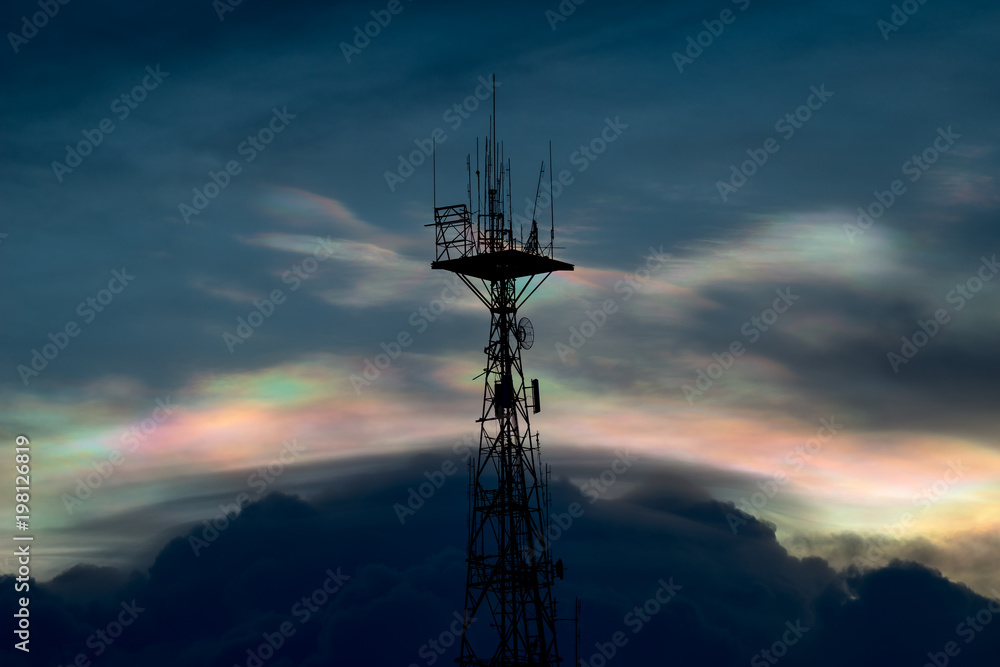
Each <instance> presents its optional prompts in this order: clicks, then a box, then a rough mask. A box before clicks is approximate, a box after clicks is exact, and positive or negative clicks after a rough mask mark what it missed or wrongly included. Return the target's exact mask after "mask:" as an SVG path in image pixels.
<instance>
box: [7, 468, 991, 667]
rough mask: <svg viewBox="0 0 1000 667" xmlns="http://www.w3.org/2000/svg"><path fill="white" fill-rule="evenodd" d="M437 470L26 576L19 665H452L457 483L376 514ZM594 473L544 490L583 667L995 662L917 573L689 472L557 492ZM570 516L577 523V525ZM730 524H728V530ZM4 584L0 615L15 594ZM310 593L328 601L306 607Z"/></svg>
mask: <svg viewBox="0 0 1000 667" xmlns="http://www.w3.org/2000/svg"><path fill="white" fill-rule="evenodd" d="M453 458H455V455H454V453H452V452H442V453H439V454H433V453H432V454H427V455H423V456H422V457H419V458H411V459H382V460H381V463H377V464H375V465H369V466H368V467H367V469H366V470H364V471H363V472H359V473H355V474H348V475H342V476H341V477H340V478H339V479H335V480H333V481H332V483H323V482H320V481H316V482H313V483H312V484H311V485H310V486H309V487H308V488H303V491H304V492H305V493H306V495H307V496H308V497H309V498H310V499H309V500H304V499H300V498H298V497H295V496H290V495H284V494H281V493H275V494H271V495H269V496H267V497H265V498H263V499H262V500H260V501H258V502H255V503H253V504H251V505H249V506H247V507H246V508H245V509H244V510H243V511H242V513H240V514H239V516H229V517H228V518H223V517H221V516H216V517H215V518H214V519H209V518H207V517H206V519H207V521H206V522H199V523H197V524H195V525H193V526H191V527H190V528H182V529H181V530H180V533H179V535H178V536H177V537H175V538H173V539H171V540H170V541H169V542H168V543H167V544H166V545H165V546H163V547H162V549H161V550H160V551H159V553H158V555H156V557H155V560H153V561H152V563H151V564H149V565H148V566H146V565H141V564H139V563H137V564H136V565H137V566H138V567H137V569H136V570H135V571H133V573H132V574H130V575H126V574H124V572H118V571H115V570H111V569H107V568H93V567H90V566H82V565H81V566H78V567H76V568H73V569H71V570H69V571H68V572H66V573H64V574H63V575H61V576H59V577H57V578H55V579H53V580H52V581H50V582H37V581H33V582H32V583H33V585H32V619H33V623H36V624H37V625H34V626H33V627H34V628H36V630H35V632H36V633H37V634H33V639H34V642H35V643H33V644H32V648H33V653H32V656H33V659H40V660H43V661H45V663H46V664H57V663H61V664H66V663H67V662H68V661H71V660H73V659H74V656H76V655H77V654H79V653H84V654H86V655H87V656H88V657H89V658H90V659H93V660H94V662H95V664H98V662H97V658H98V657H99V658H100V663H99V664H104V665H109V666H117V665H131V664H137V663H140V662H141V663H142V664H144V665H150V666H151V667H156V666H158V665H170V664H177V662H178V661H180V662H183V663H184V664H190V665H197V666H201V665H205V666H208V665H227V666H228V665H232V664H247V661H248V660H249V658H250V655H251V654H252V653H254V652H257V653H258V654H261V653H260V651H261V647H262V646H264V647H265V649H264V651H263V654H264V655H266V656H268V659H270V660H272V662H271V664H276V665H318V664H329V661H333V660H337V661H340V662H341V663H343V664H379V665H382V664H385V665H389V664H417V665H430V664H432V657H433V662H437V661H438V660H442V661H445V662H447V661H450V660H452V659H453V658H454V657H455V656H456V655H457V649H456V648H455V647H454V645H453V644H452V642H451V641H450V640H449V639H448V638H446V639H445V640H444V641H441V642H436V643H434V644H432V643H431V641H432V640H436V639H439V638H441V637H442V635H447V634H448V631H449V627H450V626H451V625H452V623H453V621H454V613H455V612H456V611H458V612H460V611H461V607H462V600H463V585H464V580H465V563H464V544H463V542H462V540H463V536H464V531H463V530H462V528H461V527H462V526H463V525H464V523H465V522H464V511H465V506H466V504H465V502H464V498H465V482H464V479H462V480H456V479H452V478H450V477H449V478H447V480H446V481H445V482H443V483H442V484H441V485H440V487H439V488H438V489H437V490H436V491H435V492H434V493H433V494H432V495H430V497H428V498H427V499H425V500H424V504H423V506H420V507H418V509H417V510H416V512H415V513H414V514H413V515H411V516H409V517H407V519H406V521H405V523H404V524H403V525H400V521H399V520H398V518H397V512H396V511H395V509H394V505H396V504H403V503H406V502H407V498H408V490H409V489H412V488H413V487H416V486H419V485H420V484H421V483H423V482H426V481H427V478H426V477H425V475H424V474H423V473H424V472H425V471H427V470H430V469H432V468H439V467H440V464H441V461H442V460H446V459H453ZM372 463H374V461H372ZM607 465H608V460H607V459H604V458H602V456H600V455H592V456H590V457H579V458H577V459H576V462H575V464H570V465H560V471H561V474H563V475H566V477H559V478H556V479H555V480H554V482H553V484H552V490H553V501H552V509H551V511H552V513H553V514H554V515H555V516H556V517H557V518H556V519H555V520H554V521H553V525H559V526H561V529H560V532H559V533H558V534H557V533H555V532H552V533H550V539H551V541H550V544H551V546H552V548H553V551H554V554H555V555H556V557H558V558H562V559H564V562H565V563H566V564H567V576H566V579H565V581H563V582H557V585H556V592H557V595H558V597H559V598H560V599H561V600H562V601H563V602H562V609H563V610H566V609H567V608H568V609H571V608H572V607H571V606H570V601H571V600H572V599H573V597H579V598H580V599H581V600H582V604H583V623H582V626H581V628H582V631H583V642H582V646H581V656H582V657H584V658H587V659H588V660H589V657H590V656H591V654H593V653H596V652H597V651H598V650H599V649H598V648H597V647H595V644H604V643H606V642H608V641H610V640H611V638H612V636H613V635H614V633H615V632H619V631H620V632H622V633H624V636H625V637H626V638H627V643H626V644H625V645H624V646H622V647H620V648H619V649H618V650H619V651H620V653H619V656H618V658H616V659H617V660H620V661H621V662H620V664H645V663H650V662H654V661H656V660H662V658H663V656H664V655H670V656H671V659H673V660H677V661H680V662H685V663H691V662H699V664H708V665H718V666H720V667H721V666H724V665H725V666H728V665H741V664H746V663H747V662H748V661H751V660H754V659H757V660H761V659H763V658H760V657H757V656H760V655H761V651H763V650H769V651H772V655H777V654H778V652H782V655H783V658H782V663H783V664H788V665H835V664H857V665H908V664H922V663H921V661H922V660H926V654H927V652H936V651H943V650H945V647H946V645H947V642H949V641H954V642H956V646H959V647H961V652H962V654H963V664H969V665H987V664H992V663H990V662H989V660H991V659H992V658H993V657H995V655H996V651H997V650H998V648H1000V633H998V631H997V629H998V628H1000V624H997V623H994V624H991V625H986V621H985V620H980V621H979V622H980V623H982V624H983V626H982V628H981V630H979V631H974V632H973V634H972V637H971V638H969V639H968V640H967V638H968V637H969V632H970V629H971V627H972V626H970V625H968V621H966V618H967V617H970V616H971V617H972V618H973V619H975V617H976V615H977V614H980V615H981V616H982V618H983V619H985V618H986V615H987V614H989V615H990V617H992V615H995V614H996V613H1000V605H998V604H997V603H993V607H994V608H995V610H996V611H990V609H991V607H990V604H991V603H990V601H989V600H987V599H986V598H984V597H982V596H980V595H978V594H976V593H973V592H972V591H971V590H969V589H968V588H967V587H965V586H963V585H961V584H955V583H953V582H951V581H949V580H948V579H945V578H944V577H942V576H941V575H940V574H939V573H938V572H937V571H935V570H932V569H929V568H928V567H926V566H924V565H919V564H917V563H914V562H904V561H893V562H890V563H887V564H885V565H884V566H882V567H879V568H877V569H874V570H872V571H869V572H866V573H864V574H862V573H860V572H857V571H853V570H848V571H841V572H838V571H837V570H835V569H834V568H832V567H831V566H830V565H829V564H828V563H827V562H826V561H825V560H823V559H821V558H817V557H807V558H802V559H800V558H795V557H792V556H790V555H789V554H788V553H787V552H786V550H785V549H784V548H782V547H781V545H779V544H778V542H777V540H776V539H775V534H774V530H773V527H772V526H770V525H768V524H765V523H761V522H759V521H757V520H756V519H754V518H753V517H751V516H749V515H745V514H742V513H740V512H739V510H737V509H736V508H734V507H733V506H732V505H731V504H729V503H723V502H719V501H717V500H714V499H712V497H711V495H710V494H709V493H708V492H707V491H706V490H705V489H704V487H703V483H705V482H709V481H710V477H708V476H706V473H701V474H700V475H694V476H692V475H690V474H688V473H687V472H679V471H676V470H674V471H671V470H669V469H665V468H660V469H657V468H646V469H645V470H644V471H638V470H636V471H635V472H636V473H637V474H636V475H635V477H634V478H633V479H629V478H628V477H627V476H628V475H630V474H631V472H624V473H622V474H621V479H620V481H621V482H627V483H628V484H629V487H628V489H627V490H626V491H625V492H623V493H621V492H618V493H615V494H606V493H603V492H602V493H598V494H596V497H595V493H593V492H587V491H585V490H584V491H583V492H581V490H580V488H578V487H577V486H576V485H574V484H570V483H569V482H568V481H567V478H568V477H574V478H578V479H581V480H583V479H588V478H595V479H600V474H601V468H602V467H605V469H607V468H606V466H607ZM688 472H690V471H688ZM458 476H459V477H462V476H463V475H462V473H461V472H460V473H459V475H458ZM616 483H617V482H616ZM612 486H613V485H612ZM592 499H593V502H591V500H592ZM572 503H578V507H579V508H580V509H581V510H582V511H580V510H574V511H573V514H575V515H576V516H575V518H569V517H571V516H572V515H571V514H570V507H571V505H572ZM734 518H736V519H738V520H739V521H740V522H742V523H740V524H739V526H738V528H739V529H738V530H736V531H735V532H734V531H733V530H732V528H731V526H732V525H733V519H734ZM196 551H197V555H196V553H195V552H196ZM664 582H665V583H666V584H667V585H676V586H679V588H677V592H676V596H675V597H673V598H671V599H670V601H669V603H666V604H662V605H661V604H656V605H653V604H651V603H649V600H651V599H655V595H656V593H657V591H658V589H659V588H660V587H661V586H663V585H664ZM7 583H9V582H4V585H3V587H2V589H0V590H2V591H3V592H2V593H0V596H2V599H3V600H4V602H3V605H4V607H5V608H6V607H7V606H8V605H11V604H13V595H14V594H13V588H12V586H9V585H7ZM324 586H325V587H326V590H327V591H332V592H326V593H319V592H318V591H323V590H324ZM303 598H305V601H303ZM661 600H662V593H661ZM123 604H124V605H125V606H126V607H128V606H129V605H133V608H136V607H137V608H141V611H140V612H139V613H138V616H137V617H136V618H135V620H134V623H131V624H130V625H129V626H128V627H125V628H124V630H123V631H122V633H121V635H120V638H117V639H116V641H115V642H114V643H113V644H111V643H105V642H104V640H102V639H100V635H98V634H96V633H97V632H98V631H100V630H105V631H107V629H108V625H109V623H112V622H113V621H114V620H115V618H117V616H118V614H120V613H122V610H123V609H124V608H125V607H123V606H122V605H123ZM644 605H648V606H646V607H645V608H646V609H647V610H653V609H655V610H656V611H655V613H654V612H653V611H649V612H648V615H647V616H646V617H645V618H646V620H645V621H642V622H639V621H638V620H637V619H639V618H641V617H640V616H637V615H636V614H635V608H636V607H639V608H642V607H643V606H644ZM984 609H985V610H987V611H986V612H983V611H982V610H984ZM630 613H631V614H632V616H629V614H630ZM564 615H565V611H564ZM477 622H478V623H486V622H487V621H486V619H481V620H479V621H477ZM962 623H966V625H964V626H961V627H959V626H960V624H962ZM283 624H287V625H283ZM282 627H284V628H285V629H286V630H291V631H292V632H290V633H286V636H285V637H284V639H283V641H282V642H281V646H280V648H277V649H274V650H273V652H269V651H268V650H267V649H266V646H267V642H268V639H267V638H268V637H271V640H272V644H273V643H277V640H276V639H275V636H276V635H275V634H274V633H275V632H281V628H282ZM480 627H481V628H485V627H486V626H485V625H483V626H480ZM790 628H795V629H796V631H797V634H796V633H793V632H792V631H791V630H790ZM112 629H113V630H115V631H116V632H117V628H112ZM387 632H389V633H391V634H392V636H393V641H391V642H390V641H385V636H386V633H387ZM94 637H96V638H94ZM88 638H90V639H89V641H90V643H89V644H88ZM783 638H784V640H783ZM452 639H453V638H452ZM792 639H794V640H795V641H791V642H790V643H787V644H786V645H785V646H783V647H782V646H778V647H777V648H775V646H776V644H780V643H781V642H782V641H789V640H792ZM562 640H563V641H562V643H561V647H562V651H563V654H564V656H565V655H569V654H571V653H572V632H571V629H570V628H568V627H567V632H566V633H565V634H564V635H563V636H562ZM95 647H101V648H102V655H101V656H96V655H95V654H96V652H97V648H95ZM434 647H444V648H434ZM0 650H2V651H4V659H5V661H7V662H5V664H24V663H23V661H21V658H20V657H19V656H17V655H16V654H14V653H13V650H12V648H11V647H10V645H9V644H7V645H5V646H4V647H3V648H2V649H0ZM248 651H250V652H251V653H250V654H248V653H247V652H248ZM784 652H787V656H784ZM272 653H273V658H271V657H270V656H271V654H272ZM442 664H443V663H442ZM761 664H765V663H761Z"/></svg>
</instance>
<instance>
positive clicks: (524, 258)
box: [427, 86, 573, 667]
mask: <svg viewBox="0 0 1000 667" xmlns="http://www.w3.org/2000/svg"><path fill="white" fill-rule="evenodd" d="M495 91H496V88H495V86H494V92H495ZM495 109H496V102H495V97H494V114H493V116H492V117H491V119H490V136H489V137H488V138H487V141H486V156H485V160H484V165H483V167H484V171H485V174H483V176H484V178H483V182H482V185H480V175H481V174H480V170H479V148H478V142H477V148H476V190H477V192H476V197H477V208H476V210H475V211H472V167H471V156H470V157H469V158H468V159H467V163H466V164H467V167H468V174H469V184H468V205H466V204H464V203H463V204H457V205H454V206H441V207H438V206H437V194H436V166H435V197H434V200H435V201H434V222H433V223H432V225H427V226H428V227H430V226H433V227H434V228H435V236H436V247H437V253H436V260H435V261H434V262H432V263H431V268H433V269H443V270H446V271H452V272H453V273H455V274H457V275H458V277H459V278H461V279H462V281H463V282H464V283H465V284H466V285H468V286H469V288H470V289H471V290H472V292H473V293H474V294H475V295H476V296H477V297H478V298H479V299H480V301H482V302H483V304H485V305H486V307H487V308H489V311H490V342H489V345H488V346H487V347H486V348H485V350H484V351H485V352H486V358H487V361H486V368H485V369H484V375H485V387H484V390H483V409H482V416H481V417H480V418H479V419H478V420H477V421H478V422H479V424H480V425H481V431H480V438H479V453H478V456H477V457H474V458H473V459H471V460H470V488H469V520H468V547H467V556H466V562H467V563H468V574H467V577H466V589H465V618H466V619H467V620H466V623H467V624H468V625H467V628H466V629H465V630H464V631H463V633H462V643H461V653H460V656H459V657H458V658H457V659H456V662H458V663H459V664H460V665H463V666H464V665H470V666H471V665H476V666H485V665H489V666H491V667H500V666H501V665H502V666H504V667H506V666H513V665H558V664H560V663H562V658H560V657H559V649H558V643H557V641H556V628H555V624H556V620H557V619H556V600H555V597H554V596H553V593H552V586H553V584H554V581H555V578H556V577H559V578H562V575H563V566H562V561H561V560H560V561H558V562H555V563H553V559H552V552H551V548H550V546H549V544H548V541H547V539H546V536H547V535H548V525H549V524H548V510H549V504H550V501H549V496H548V475H549V471H548V468H547V467H546V468H545V469H542V467H541V461H540V456H539V441H538V434H536V433H533V432H532V430H531V424H530V422H529V416H528V415H529V411H530V412H531V413H537V412H539V410H540V407H541V404H540V400H539V392H538V380H532V381H531V383H530V385H526V384H525V378H524V371H523V368H522V366H521V350H522V349H524V350H526V349H528V348H530V347H531V343H532V341H533V340H534V333H533V330H532V327H531V322H530V321H528V319H527V318H522V319H521V320H518V317H517V312H518V309H519V308H520V307H521V306H523V305H524V303H525V301H527V300H528V298H529V297H530V296H531V295H532V294H534V292H535V290H537V289H538V287H540V286H541V284H542V283H543V282H544V281H545V279H546V278H548V277H549V275H551V274H552V272H553V271H572V270H573V265H572V264H567V263H565V262H561V261H558V260H556V259H554V258H553V257H552V254H553V251H554V249H555V246H554V243H553V240H554V236H555V234H554V229H555V227H554V215H553V216H552V220H553V225H552V227H551V228H550V233H549V243H548V244H547V245H539V242H538V224H537V222H536V221H535V220H532V221H531V228H530V231H529V233H528V238H527V239H524V238H523V236H522V235H521V234H519V235H518V236H517V237H515V235H514V225H513V219H512V217H511V211H510V208H511V207H510V201H511V199H510V185H509V181H510V163H509V161H508V162H507V164H506V166H505V164H504V157H503V148H502V145H499V144H498V143H497V141H496V120H495V118H496V114H495ZM549 156H550V159H549V162H550V165H549V179H550V190H549V196H550V199H551V173H552V168H551V147H550V149H549ZM542 172H544V164H543V165H542ZM541 182H542V174H541V173H540V174H539V188H538V189H536V195H535V201H536V203H537V200H538V191H539V190H540V188H541ZM505 199H506V205H505ZM484 200H485V201H484ZM484 203H485V208H484V207H483V204H484ZM473 220H475V222H473ZM529 289H530V291H529ZM473 618H475V619H476V620H477V621H478V622H477V623H474V624H469V622H470V621H469V619H473ZM486 618H490V619H491V620H490V623H489V624H488V625H487V624H486V623H484V622H483V620H484V619H486Z"/></svg>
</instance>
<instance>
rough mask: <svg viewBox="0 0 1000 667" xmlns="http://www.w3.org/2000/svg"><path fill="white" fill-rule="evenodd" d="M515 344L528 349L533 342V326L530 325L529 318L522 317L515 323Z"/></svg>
mask: <svg viewBox="0 0 1000 667" xmlns="http://www.w3.org/2000/svg"><path fill="white" fill-rule="evenodd" d="M517 344H518V345H520V346H521V349H522V350H530V349H531V346H532V345H534V344H535V327H533V326H531V320H529V319H528V318H527V317H522V318H521V321H520V322H518V323H517Z"/></svg>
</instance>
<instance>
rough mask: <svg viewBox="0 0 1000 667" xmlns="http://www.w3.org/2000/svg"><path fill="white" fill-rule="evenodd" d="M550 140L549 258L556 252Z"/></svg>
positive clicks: (554, 202)
mask: <svg viewBox="0 0 1000 667" xmlns="http://www.w3.org/2000/svg"><path fill="white" fill-rule="evenodd" d="M554 171H555V169H554V168H553V167H552V140H551V139H550V140H549V217H550V219H551V221H552V226H551V227H549V257H552V255H553V253H555V251H556V247H555V246H556V193H555V192H554V191H553V190H552V172H554Z"/></svg>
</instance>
